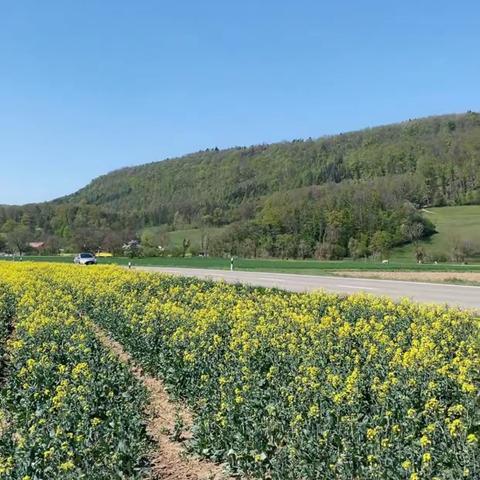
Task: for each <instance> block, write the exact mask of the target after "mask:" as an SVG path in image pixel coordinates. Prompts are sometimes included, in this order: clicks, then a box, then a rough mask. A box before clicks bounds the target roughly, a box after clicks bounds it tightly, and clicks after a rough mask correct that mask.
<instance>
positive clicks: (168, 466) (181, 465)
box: [93, 326, 229, 480]
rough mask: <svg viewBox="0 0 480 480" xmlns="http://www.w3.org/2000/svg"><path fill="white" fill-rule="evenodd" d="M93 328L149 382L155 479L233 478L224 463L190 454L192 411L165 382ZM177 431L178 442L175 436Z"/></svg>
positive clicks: (98, 329) (139, 375) (143, 381)
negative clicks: (178, 401)
mask: <svg viewBox="0 0 480 480" xmlns="http://www.w3.org/2000/svg"><path fill="white" fill-rule="evenodd" d="M93 328H94V329H95V332H96V334H97V337H98V339H99V340H100V341H101V342H102V344H103V345H105V346H106V347H107V348H109V349H110V350H111V351H112V352H113V353H115V355H117V356H118V358H119V360H120V361H121V362H122V363H124V364H126V365H128V366H129V367H130V370H131V372H132V373H133V375H134V376H135V378H137V379H138V380H139V381H141V382H142V383H143V384H144V385H145V387H146V388H147V390H148V392H149V394H150V402H149V404H148V406H147V411H146V412H145V413H146V414H147V417H148V425H147V432H148V434H149V435H150V437H151V438H152V439H153V440H154V442H155V444H156V448H155V451H154V452H153V453H152V456H151V463H152V472H153V474H152V478H153V479H162V480H222V479H227V478H229V476H228V475H227V474H226V473H224V469H223V468H222V466H221V465H216V464H214V463H212V462H208V461H205V460H199V459H197V458H193V457H188V456H187V455H186V453H185V450H184V448H183V445H182V444H181V441H182V440H186V439H188V438H189V437H190V427H191V425H192V417H191V415H190V413H189V412H188V410H187V409H186V408H184V407H182V406H179V405H177V404H175V403H173V402H172V401H171V400H170V399H169V396H168V394H167V392H166V391H165V388H164V386H163V384H162V382H161V381H160V380H158V379H157V378H154V377H152V376H150V375H147V374H146V373H145V372H143V370H142V369H141V368H140V367H139V366H138V365H136V364H135V362H134V361H133V360H132V358H131V356H130V355H129V354H128V353H127V352H126V351H125V350H124V349H123V347H122V345H121V344H120V343H118V342H116V341H115V340H113V339H111V338H110V337H109V336H108V335H107V334H106V333H105V332H104V331H103V330H102V329H101V328H99V327H98V326H93ZM179 420H180V422H179ZM179 424H181V425H183V427H182V429H181V432H178V430H179V429H178V425H179ZM175 434H176V436H177V440H178V441H174V440H173V439H172V437H173V436H174V435H175ZM178 437H180V438H178Z"/></svg>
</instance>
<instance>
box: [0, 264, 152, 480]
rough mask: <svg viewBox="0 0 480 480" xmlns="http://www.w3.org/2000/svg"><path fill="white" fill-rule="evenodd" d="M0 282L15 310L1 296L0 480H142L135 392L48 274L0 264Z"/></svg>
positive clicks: (139, 394)
mask: <svg viewBox="0 0 480 480" xmlns="http://www.w3.org/2000/svg"><path fill="white" fill-rule="evenodd" d="M0 280H1V281H3V282H5V283H6V284H7V285H8V289H9V290H10V291H12V292H13V293H14V295H15V300H16V301H15V303H16V305H15V311H12V302H11V297H9V308H5V305H6V304H7V303H6V302H5V300H4V298H2V297H5V295H2V294H1V293H0V315H1V316H0V320H2V321H3V320H4V319H6V318H7V317H8V318H12V317H13V315H14V316H15V320H14V325H13V326H14V330H13V333H12V335H11V338H10V339H9V340H8V341H7V343H6V344H7V349H6V354H7V356H8V363H7V371H6V381H5V384H4V385H3V388H2V391H1V392H0V394H1V404H0V416H1V418H0V427H1V428H0V478H2V479H12V480H13V479H15V480H17V479H21V480H34V479H47V478H48V479H62V480H68V479H105V480H106V479H115V478H118V479H120V478H131V479H134V478H143V476H144V470H145V466H146V462H145V455H146V452H147V450H148V444H147V437H146V433H145V426H144V419H143V418H142V413H141V412H142V409H143V405H144V403H145V401H146V392H145V391H144V389H143V387H142V386H140V385H139V384H138V383H136V382H135V380H134V379H133V378H132V376H131V374H130V373H129V372H128V370H127V369H126V368H125V367H124V366H123V365H121V364H120V363H119V362H118V361H117V360H116V359H115V358H114V357H112V355H111V354H110V353H108V352H107V351H106V350H105V349H104V347H103V346H102V345H101V344H100V343H99V342H98V341H97V339H96V338H95V335H94V333H93V331H92V329H91V326H90V324H89V322H88V320H85V319H81V318H79V315H78V308H77V306H76V304H75V303H74V302H73V299H72V297H71V296H70V295H68V293H66V292H65V290H64V289H63V288H62V286H61V285H59V284H58V283H56V281H55V278H54V276H53V275H50V274H46V272H44V271H42V270H41V269H39V270H37V269H34V268H28V267H25V268H23V267H22V268H16V267H13V266H8V267H6V266H2V267H1V270H0ZM3 291H4V292H5V291H7V290H6V289H3ZM4 331H5V330H4Z"/></svg>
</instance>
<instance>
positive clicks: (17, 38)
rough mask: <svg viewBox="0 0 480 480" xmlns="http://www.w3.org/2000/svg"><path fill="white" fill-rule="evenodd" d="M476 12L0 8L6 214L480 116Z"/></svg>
mask: <svg viewBox="0 0 480 480" xmlns="http://www.w3.org/2000/svg"><path fill="white" fill-rule="evenodd" d="M479 51H480V4H479V3H478V2H477V1H458V2H452V1H449V2H447V1H443V0H437V1H430V0H426V1H422V0H415V1H411V0H403V1H402V2H388V1H385V0H383V1H368V0H366V1H353V0H350V1H343V2H342V1H338V2H326V1H318V0H317V1H306V0H297V1H290V0H288V1H281V0H276V1H273V0H264V1H260V0H257V1H253V0H242V1H238V2H233V1H225V0H223V1H209V0H203V1H198V0H195V1H194V0H189V1H181V0H177V1H175V2H173V1H168V2H167V1H162V0H140V1H132V0H128V1H127V0H82V1H81V2H80V1H78V0H43V1H38V0H3V1H1V0H0V204H2V203H25V202H31V201H42V200H49V199H52V198H55V197H58V196H60V195H63V194H67V193H71V192H73V191H75V190H76V189H78V188H80V187H82V186H83V185H85V184H86V183H88V182H89V181H90V180H91V179H93V178H94V177H96V176H98V175H100V174H103V173H107V172H108V171H110V170H113V169H115V168H120V167H122V166H127V165H134V164H141V163H146V162H151V161H156V160H162V159H164V158H167V157H172V156H178V155H181V154H184V153H189V152H192V151H196V150H200V149H204V148H207V147H214V146H218V147H227V146H233V145H250V144H255V143H262V142H274V141H281V140H289V139H292V138H300V137H309V136H312V137H318V136H321V135H325V134H331V133H338V132H344V131H348V130H354V129H359V128H363V127H367V126H374V125H379V124H384V123H390V122H395V121H401V120H405V119H408V118H413V117H421V116H427V115H433V114H440V113H449V112H462V111H466V110H477V111H478V110H479V109H480V89H479V74H480V56H479V55H478V52H479Z"/></svg>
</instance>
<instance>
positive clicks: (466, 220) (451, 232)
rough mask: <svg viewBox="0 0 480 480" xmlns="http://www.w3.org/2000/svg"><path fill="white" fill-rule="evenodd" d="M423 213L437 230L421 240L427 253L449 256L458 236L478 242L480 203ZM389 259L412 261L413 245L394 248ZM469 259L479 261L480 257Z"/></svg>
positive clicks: (479, 238)
mask: <svg viewBox="0 0 480 480" xmlns="http://www.w3.org/2000/svg"><path fill="white" fill-rule="evenodd" d="M424 215H425V216H426V217H427V218H429V219H430V220H431V221H432V222H433V223H434V224H435V226H436V228H437V231H438V233H437V234H435V235H433V236H432V237H430V238H429V239H428V240H425V241H423V242H422V246H423V247H424V248H425V251H426V252H427V254H428V255H432V254H436V255H439V254H445V255H446V256H449V253H450V251H451V249H452V244H453V242H454V241H455V239H458V238H459V239H462V240H469V241H471V242H474V243H477V244H479V243H480V205H467V206H462V207H441V208H429V209H427V210H426V211H425V212H424ZM390 259H391V261H394V262H400V263H408V262H414V261H415V254H414V249H413V245H405V246H404V247H400V248H396V249H394V250H393V251H392V253H391V255H390ZM470 260H474V261H477V262H480V257H477V258H473V259H470Z"/></svg>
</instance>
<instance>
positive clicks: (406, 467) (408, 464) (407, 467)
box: [402, 460, 412, 470]
mask: <svg viewBox="0 0 480 480" xmlns="http://www.w3.org/2000/svg"><path fill="white" fill-rule="evenodd" d="M402 468H403V469H404V470H410V469H411V468H412V462H411V461H410V460H405V461H403V462H402Z"/></svg>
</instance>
